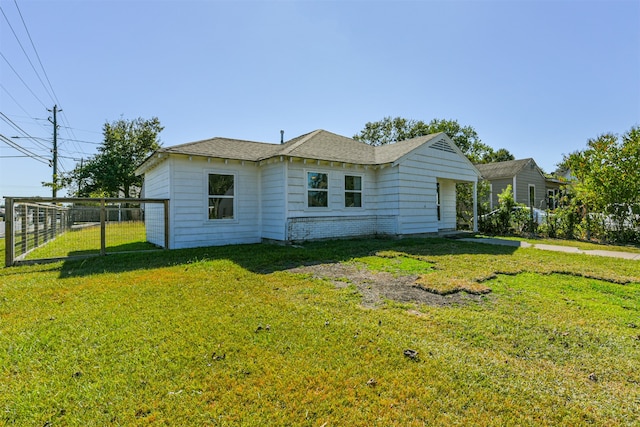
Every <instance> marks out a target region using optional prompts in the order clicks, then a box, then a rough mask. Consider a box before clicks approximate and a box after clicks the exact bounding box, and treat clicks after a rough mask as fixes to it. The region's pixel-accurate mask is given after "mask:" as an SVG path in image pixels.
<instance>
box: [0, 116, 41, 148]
mask: <svg viewBox="0 0 640 427" xmlns="http://www.w3.org/2000/svg"><path fill="white" fill-rule="evenodd" d="M0 119H2V120H3V121H4V122H5V123H7V124H8V125H9V126H11V127H12V128H14V129H15V130H16V131H17V132H19V133H22V135H24V137H25V138H27V139H30V140H32V141H33V142H35V143H36V144H38V145H40V146H41V147H43V148H45V149H48V147H47V146H46V145H44V144H43V143H41V142H40V141H38V139H39V138H36V137H35V136H32V135H30V134H29V133H28V132H27V131H25V130H24V129H22V128H21V127H20V126H18V125H17V124H16V123H15V122H14V121H13V120H11V119H10V118H9V117H7V115H6V114H4V113H3V112H1V111H0Z"/></svg>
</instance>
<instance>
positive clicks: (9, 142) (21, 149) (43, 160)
mask: <svg viewBox="0 0 640 427" xmlns="http://www.w3.org/2000/svg"><path fill="white" fill-rule="evenodd" d="M0 141H2V142H4V143H5V144H7V145H8V146H10V147H11V148H14V149H16V150H18V151H19V152H21V153H22V154H25V155H26V156H27V157H30V158H32V159H34V160H37V161H39V162H40V163H44V164H45V165H50V164H51V163H50V161H49V159H47V158H46V157H42V156H40V155H39V154H36V153H34V152H32V151H29V150H27V149H26V148H24V147H22V146H20V145H19V144H17V143H15V142H13V141H12V140H11V139H10V138H7V137H6V136H5V135H2V134H0Z"/></svg>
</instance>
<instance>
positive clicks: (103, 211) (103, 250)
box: [100, 199, 107, 256]
mask: <svg viewBox="0 0 640 427" xmlns="http://www.w3.org/2000/svg"><path fill="white" fill-rule="evenodd" d="M105 203H106V201H105V199H100V255H103V256H104V255H106V254H107V224H106V222H107V221H106V218H107V208H106V206H105Z"/></svg>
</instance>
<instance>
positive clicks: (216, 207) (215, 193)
mask: <svg viewBox="0 0 640 427" xmlns="http://www.w3.org/2000/svg"><path fill="white" fill-rule="evenodd" d="M208 184H209V196H208V199H209V203H208V206H209V219H210V220H217V219H233V218H234V212H233V210H234V209H233V206H234V199H235V190H234V188H235V176H234V175H228V174H218V173H210V174H209V179H208Z"/></svg>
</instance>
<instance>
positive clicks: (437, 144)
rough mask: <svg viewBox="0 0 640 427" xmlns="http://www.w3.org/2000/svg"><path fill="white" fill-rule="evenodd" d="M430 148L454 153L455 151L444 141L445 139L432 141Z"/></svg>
mask: <svg viewBox="0 0 640 427" xmlns="http://www.w3.org/2000/svg"><path fill="white" fill-rule="evenodd" d="M431 148H433V149H436V150H440V151H446V152H447V153H455V152H456V151H455V150H454V149H453V148H451V146H450V145H449V144H447V143H446V141H445V140H443V139H441V140H439V141H436V142H434V143H433V144H432V145H431Z"/></svg>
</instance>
